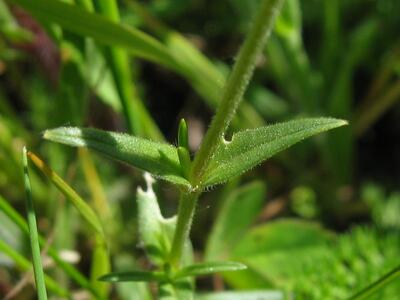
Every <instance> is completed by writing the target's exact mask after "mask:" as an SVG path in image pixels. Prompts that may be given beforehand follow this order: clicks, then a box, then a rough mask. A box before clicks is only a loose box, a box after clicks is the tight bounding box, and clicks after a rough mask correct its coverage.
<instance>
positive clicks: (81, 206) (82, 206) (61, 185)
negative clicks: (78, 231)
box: [27, 152, 104, 239]
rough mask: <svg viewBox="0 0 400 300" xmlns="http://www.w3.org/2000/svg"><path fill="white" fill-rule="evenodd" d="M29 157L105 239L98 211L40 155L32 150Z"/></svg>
mask: <svg viewBox="0 0 400 300" xmlns="http://www.w3.org/2000/svg"><path fill="white" fill-rule="evenodd" d="M27 155H28V156H29V159H30V160H31V161H32V162H33V163H34V164H35V165H36V167H37V168H38V169H39V170H40V171H42V172H43V174H44V175H46V177H47V178H49V179H50V181H51V182H52V183H53V184H54V185H55V186H56V187H57V189H58V190H59V191H60V192H61V193H63V194H64V195H65V197H66V198H67V199H68V200H70V201H71V202H72V204H73V205H74V206H75V207H76V209H77V210H78V211H79V213H80V214H81V215H82V217H83V218H84V219H85V220H86V221H87V222H88V223H89V224H90V225H91V226H92V228H93V229H94V230H95V231H96V232H97V233H98V234H100V236H102V237H103V239H104V232H103V227H102V225H101V222H100V220H99V218H98V217H97V215H96V213H95V212H94V211H93V210H92V209H91V208H90V206H89V205H88V204H87V203H86V202H85V201H84V200H83V199H82V198H81V197H80V196H79V195H78V194H77V193H76V192H75V191H74V190H73V189H72V188H71V187H70V186H69V185H68V184H67V183H66V182H65V181H64V180H63V179H62V178H61V177H60V176H58V175H57V174H56V173H55V172H54V171H53V170H51V169H50V168H49V167H48V166H47V165H46V164H45V163H44V162H43V161H42V160H41V159H40V158H39V157H37V156H36V155H35V154H33V153H32V152H28V153H27Z"/></svg>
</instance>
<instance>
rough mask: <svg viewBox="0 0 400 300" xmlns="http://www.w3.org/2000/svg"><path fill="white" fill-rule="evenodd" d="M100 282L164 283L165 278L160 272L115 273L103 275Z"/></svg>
mask: <svg viewBox="0 0 400 300" xmlns="http://www.w3.org/2000/svg"><path fill="white" fill-rule="evenodd" d="M99 280H100V281H108V282H126V281H145V282H149V281H165V280H166V277H165V275H164V273H162V272H151V271H140V270H135V271H130V272H115V273H110V274H106V275H103V276H101V277H100V278H99Z"/></svg>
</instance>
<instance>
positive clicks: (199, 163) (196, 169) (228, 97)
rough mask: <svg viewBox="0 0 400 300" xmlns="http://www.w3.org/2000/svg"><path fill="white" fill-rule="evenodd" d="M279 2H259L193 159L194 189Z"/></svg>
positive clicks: (237, 100)
mask: <svg viewBox="0 0 400 300" xmlns="http://www.w3.org/2000/svg"><path fill="white" fill-rule="evenodd" d="M282 2H283V0H263V1H262V3H261V5H260V9H259V10H258V13H257V15H256V18H255V20H254V23H253V25H252V27H251V30H250V33H249V35H248V36H247V38H246V40H245V42H244V43H243V46H242V47H241V49H240V51H239V55H238V57H237V60H236V63H235V65H234V67H233V70H232V73H231V75H230V76H229V78H228V81H227V83H226V85H225V88H224V90H223V93H222V97H221V102H220V104H219V106H218V109H217V112H216V114H215V116H214V119H213V120H212V122H211V126H210V128H209V129H208V131H207V133H206V135H205V137H204V139H203V142H202V144H201V146H200V149H199V151H198V152H197V154H196V157H195V160H194V162H193V168H192V173H191V181H192V184H193V186H194V187H195V188H196V186H198V185H199V184H200V183H201V179H202V176H203V174H204V171H205V169H206V167H207V165H208V163H209V160H210V158H211V156H212V155H213V153H214V152H215V150H216V148H217V146H218V144H219V143H220V141H221V139H222V138H223V137H224V134H225V131H226V129H227V128H228V126H229V124H230V122H231V121H232V118H233V116H234V114H235V112H236V109H237V107H238V105H239V103H240V101H241V100H242V98H243V94H244V92H245V90H246V87H247V85H248V83H249V81H250V78H251V77H252V75H253V71H254V68H255V66H256V63H257V59H258V57H259V55H260V53H261V51H262V49H263V48H264V44H265V42H266V40H267V37H268V35H269V33H270V32H271V30H272V28H273V24H274V20H275V16H276V14H277V12H278V10H279V8H280V6H281V3H282Z"/></svg>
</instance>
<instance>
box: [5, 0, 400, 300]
mask: <svg viewBox="0 0 400 300" xmlns="http://www.w3.org/2000/svg"><path fill="white" fill-rule="evenodd" d="M66 2H70V4H72V5H74V6H70V5H69V4H68V5H69V6H67V4H65V5H64V6H59V5H60V4H59V1H51V0H36V1H27V0H26V1H25V0H14V1H0V31H1V32H0V73H1V75H0V195H1V196H0V295H2V296H5V295H9V297H13V298H14V299H30V298H34V297H35V296H34V295H35V291H34V288H33V287H32V284H31V283H32V275H31V273H30V262H29V261H30V250H29V239H28V235H27V234H26V222H25V221H24V219H21V217H22V218H25V217H24V216H25V207H24V198H25V189H24V180H23V179H24V178H23V174H22V160H21V149H22V146H23V145H27V146H28V148H29V149H31V150H33V152H35V153H39V154H40V157H42V158H43V159H44V160H45V161H46V163H47V164H48V165H49V166H51V168H52V169H53V170H54V171H56V172H57V173H58V174H59V175H60V176H61V177H62V178H64V180H65V181H66V182H67V183H68V184H69V185H70V186H71V187H73V189H74V190H76V191H77V192H78V193H79V195H81V196H82V198H83V199H85V200H86V201H87V202H88V203H89V204H90V205H91V206H92V207H93V208H94V209H95V211H96V212H97V214H98V215H99V216H100V219H101V221H102V223H103V226H104V227H105V228H106V236H107V242H108V244H109V245H110V247H109V249H108V251H109V253H110V256H111V261H112V269H115V270H124V269H128V270H129V269H132V268H135V267H136V266H141V267H142V268H149V267H150V265H149V262H148V260H147V259H146V257H145V255H144V253H143V247H142V245H141V244H140V241H139V240H138V232H137V222H138V220H137V207H136V200H135V198H136V188H137V187H138V186H144V185H145V183H144V180H143V176H142V173H141V172H139V171H137V170H134V169H132V168H129V167H127V166H125V165H121V164H118V163H115V162H112V161H109V160H107V159H105V158H104V157H100V156H97V155H94V154H91V153H89V152H87V151H85V150H79V151H76V149H72V148H67V147H63V146H60V145H57V144H52V143H48V142H44V141H43V140H42V139H41V132H43V131H44V130H45V129H48V128H53V127H58V126H69V125H71V126H90V127H96V128H101V129H107V130H113V131H123V132H129V133H131V134H134V135H137V136H142V137H146V138H150V139H153V140H159V141H163V140H164V141H168V142H170V143H173V144H176V143H177V141H176V140H175V139H176V135H177V130H178V124H179V119H180V118H183V117H184V118H185V119H186V120H187V122H188V126H189V136H190V149H191V151H195V150H196V149H197V147H198V145H199V142H200V141H201V138H202V136H203V134H204V132H205V130H206V128H207V127H208V124H209V122H210V118H211V116H212V114H213V109H214V108H215V107H216V104H217V102H218V99H219V94H220V91H221V88H222V86H223V84H224V82H225V78H226V76H227V74H228V72H229V70H230V68H231V66H232V65H233V63H234V61H235V55H236V53H237V50H238V48H239V46H240V44H241V42H242V41H243V38H244V36H245V34H246V32H248V27H249V24H250V20H251V19H252V16H253V15H254V12H255V10H256V9H257V4H258V1H237V0H226V1H180V0H179V1H169V0H157V1H130V0H126V1H119V2H118V3H116V2H114V1H107V0H104V1H100V0H99V1H93V2H92V1H90V0H79V1H78V0H76V1H66ZM72 2H73V3H72ZM399 10H400V3H399V2H398V1H395V0H377V1H372V0H371V1H369V0H352V1H340V0H308V1H297V0H286V3H285V5H284V7H283V9H282V13H281V15H280V16H279V17H278V19H277V22H276V25H275V28H274V31H273V33H272V36H271V38H270V40H269V42H268V44H267V46H266V48H265V50H264V53H263V54H264V55H263V56H262V57H260V59H259V63H258V65H257V69H256V73H255V76H254V78H253V80H252V82H251V84H250V87H249V89H248V90H247V92H246V95H245V98H246V99H245V101H244V102H243V103H242V104H241V107H240V109H239V112H238V116H237V118H236V119H235V120H234V122H233V125H232V126H231V127H232V129H234V130H236V129H243V128H252V127H257V126H261V125H264V124H269V123H275V122H278V121H284V120H288V119H293V118H298V117H306V116H331V117H337V118H342V119H347V120H349V122H350V126H347V127H345V128H340V129H337V130H335V131H332V133H329V134H324V135H320V136H318V137H316V138H313V139H311V140H307V141H305V142H303V143H301V144H299V145H297V146H295V147H293V148H291V149H289V150H287V151H285V152H283V153H281V154H280V155H278V156H276V157H274V158H273V159H271V160H268V161H267V162H265V163H263V164H262V165H260V166H259V167H258V168H256V169H253V170H252V171H251V172H248V173H246V174H245V175H244V176H241V177H240V178H237V179H235V180H234V181H232V182H230V183H228V184H227V185H225V186H223V187H216V188H214V189H212V190H210V191H208V192H207V193H205V194H204V195H203V196H202V198H201V199H200V201H199V204H198V208H197V213H196V216H195V219H194V227H193V232H192V236H191V237H192V242H193V246H194V249H195V258H196V259H197V260H199V261H200V260H205V261H213V260H223V259H228V260H235V261H239V262H243V263H245V264H246V265H248V267H249V268H248V269H247V270H245V271H240V272H232V273H223V274H220V275H215V276H213V277H205V278H200V279H199V280H198V281H197V289H198V290H199V291H200V292H210V291H222V290H230V289H232V290H263V291H269V292H268V293H269V294H268V295H269V296H268V297H271V298H265V299H275V298H273V297H277V298H276V299H281V298H282V297H284V296H287V295H292V293H295V294H296V295H297V298H298V299H303V298H304V299H342V298H347V297H350V296H351V295H352V294H353V293H354V292H356V291H359V290H361V289H362V288H364V287H365V286H367V285H368V284H370V283H371V282H373V281H374V280H377V279H378V278H380V277H381V276H382V275H383V274H386V273H387V272H389V271H391V270H393V269H394V268H395V267H397V265H398V264H399V260H398V257H399V254H400V236H399V230H400V218H399V213H400V193H399V185H398V184H399V181H398V178H400V159H399V155H398V153H399V151H400V149H399V148H400V144H399V138H398V136H399V134H400V127H399V122H398V120H399V119H400V107H399V105H397V104H396V101H397V100H398V99H399V98H400V81H399V80H400V78H399V74H400V41H399V39H398V28H400V17H399V16H398V11H399ZM31 169H32V170H31V173H30V175H31V181H32V193H33V194H32V198H33V201H34V203H35V210H36V214H37V219H38V229H39V232H40V234H41V237H42V240H43V243H42V252H44V255H43V256H44V258H45V259H44V261H43V263H44V268H45V272H46V274H48V275H49V276H51V277H52V278H53V281H52V280H51V278H50V277H48V278H47V288H48V291H49V295H53V296H54V297H55V296H57V295H58V296H66V295H69V296H70V295H73V296H74V297H81V296H82V294H83V295H84V296H83V297H95V298H96V297H97V298H99V297H100V298H101V296H102V295H106V294H108V295H110V296H109V297H110V298H115V299H150V297H151V293H152V292H153V293H154V288H153V289H152V288H151V287H152V286H151V285H150V289H147V288H146V286H145V285H142V284H136V283H124V284H118V285H115V287H113V288H112V287H111V285H107V284H104V283H100V284H99V283H98V282H97V281H96V280H95V279H96V278H97V276H98V275H99V274H102V272H103V273H104V269H103V270H96V268H94V267H93V266H99V265H102V264H98V263H96V262H99V261H101V260H102V259H101V253H102V252H101V249H102V248H101V247H102V245H101V243H99V241H98V239H97V238H94V234H93V231H92V230H91V228H90V226H88V224H87V223H85V220H84V219H82V217H81V216H80V215H79V213H78V212H77V210H76V209H75V208H74V207H73V206H72V205H71V203H70V202H69V201H66V199H65V198H64V196H63V195H62V194H60V192H59V191H58V190H57V189H56V188H55V187H54V186H53V185H52V184H51V183H50V181H48V180H47V179H46V178H45V177H43V176H42V174H41V173H40V171H37V169H34V168H33V167H32V168H31ZM154 189H155V192H156V194H157V195H158V199H162V201H160V206H161V209H162V211H163V214H164V215H165V216H172V215H173V214H175V211H176V207H177V195H178V194H177V191H176V190H174V189H173V188H171V187H170V186H169V185H167V184H165V183H164V182H157V183H156V184H155V185H154ZM99 253H100V254H99ZM60 256H61V258H60ZM99 257H100V258H99ZM64 259H66V260H67V263H66V262H65V260H64ZM71 266H72V267H71ZM102 266H103V267H105V268H106V269H107V268H109V267H108V266H104V264H103V265H102ZM97 291H100V292H99V293H100V294H97ZM398 294H400V283H399V282H398V281H397V282H394V283H392V284H390V285H388V286H387V287H386V288H385V289H383V290H381V291H379V294H376V295H375V297H376V299H394V298H393V297H395V296H394V295H398ZM10 295H11V296H10ZM99 295H100V296H99ZM202 297H203V298H204V299H209V298H207V297H209V296H207V295H203V296H202ZM264 297H267V296H266V294H264ZM77 299H78V298H77ZM199 299H200V298H199ZM210 299H211V298H210Z"/></svg>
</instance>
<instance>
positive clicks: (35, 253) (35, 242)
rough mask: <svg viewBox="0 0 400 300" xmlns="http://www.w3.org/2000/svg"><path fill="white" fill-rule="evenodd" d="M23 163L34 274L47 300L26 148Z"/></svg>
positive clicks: (40, 293)
mask: <svg viewBox="0 0 400 300" xmlns="http://www.w3.org/2000/svg"><path fill="white" fill-rule="evenodd" d="M22 161H23V166H24V182H25V191H26V208H27V218H28V226H29V240H30V244H31V249H32V259H33V272H34V274H35V282H36V289H37V294H38V298H39V300H47V292H46V284H45V281H44V273H43V266H42V259H41V255H40V246H39V234H38V231H37V226H36V216H35V210H34V207H33V203H32V192H31V182H30V180H29V173H28V158H27V154H26V148H25V147H24V149H23V150H22Z"/></svg>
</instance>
